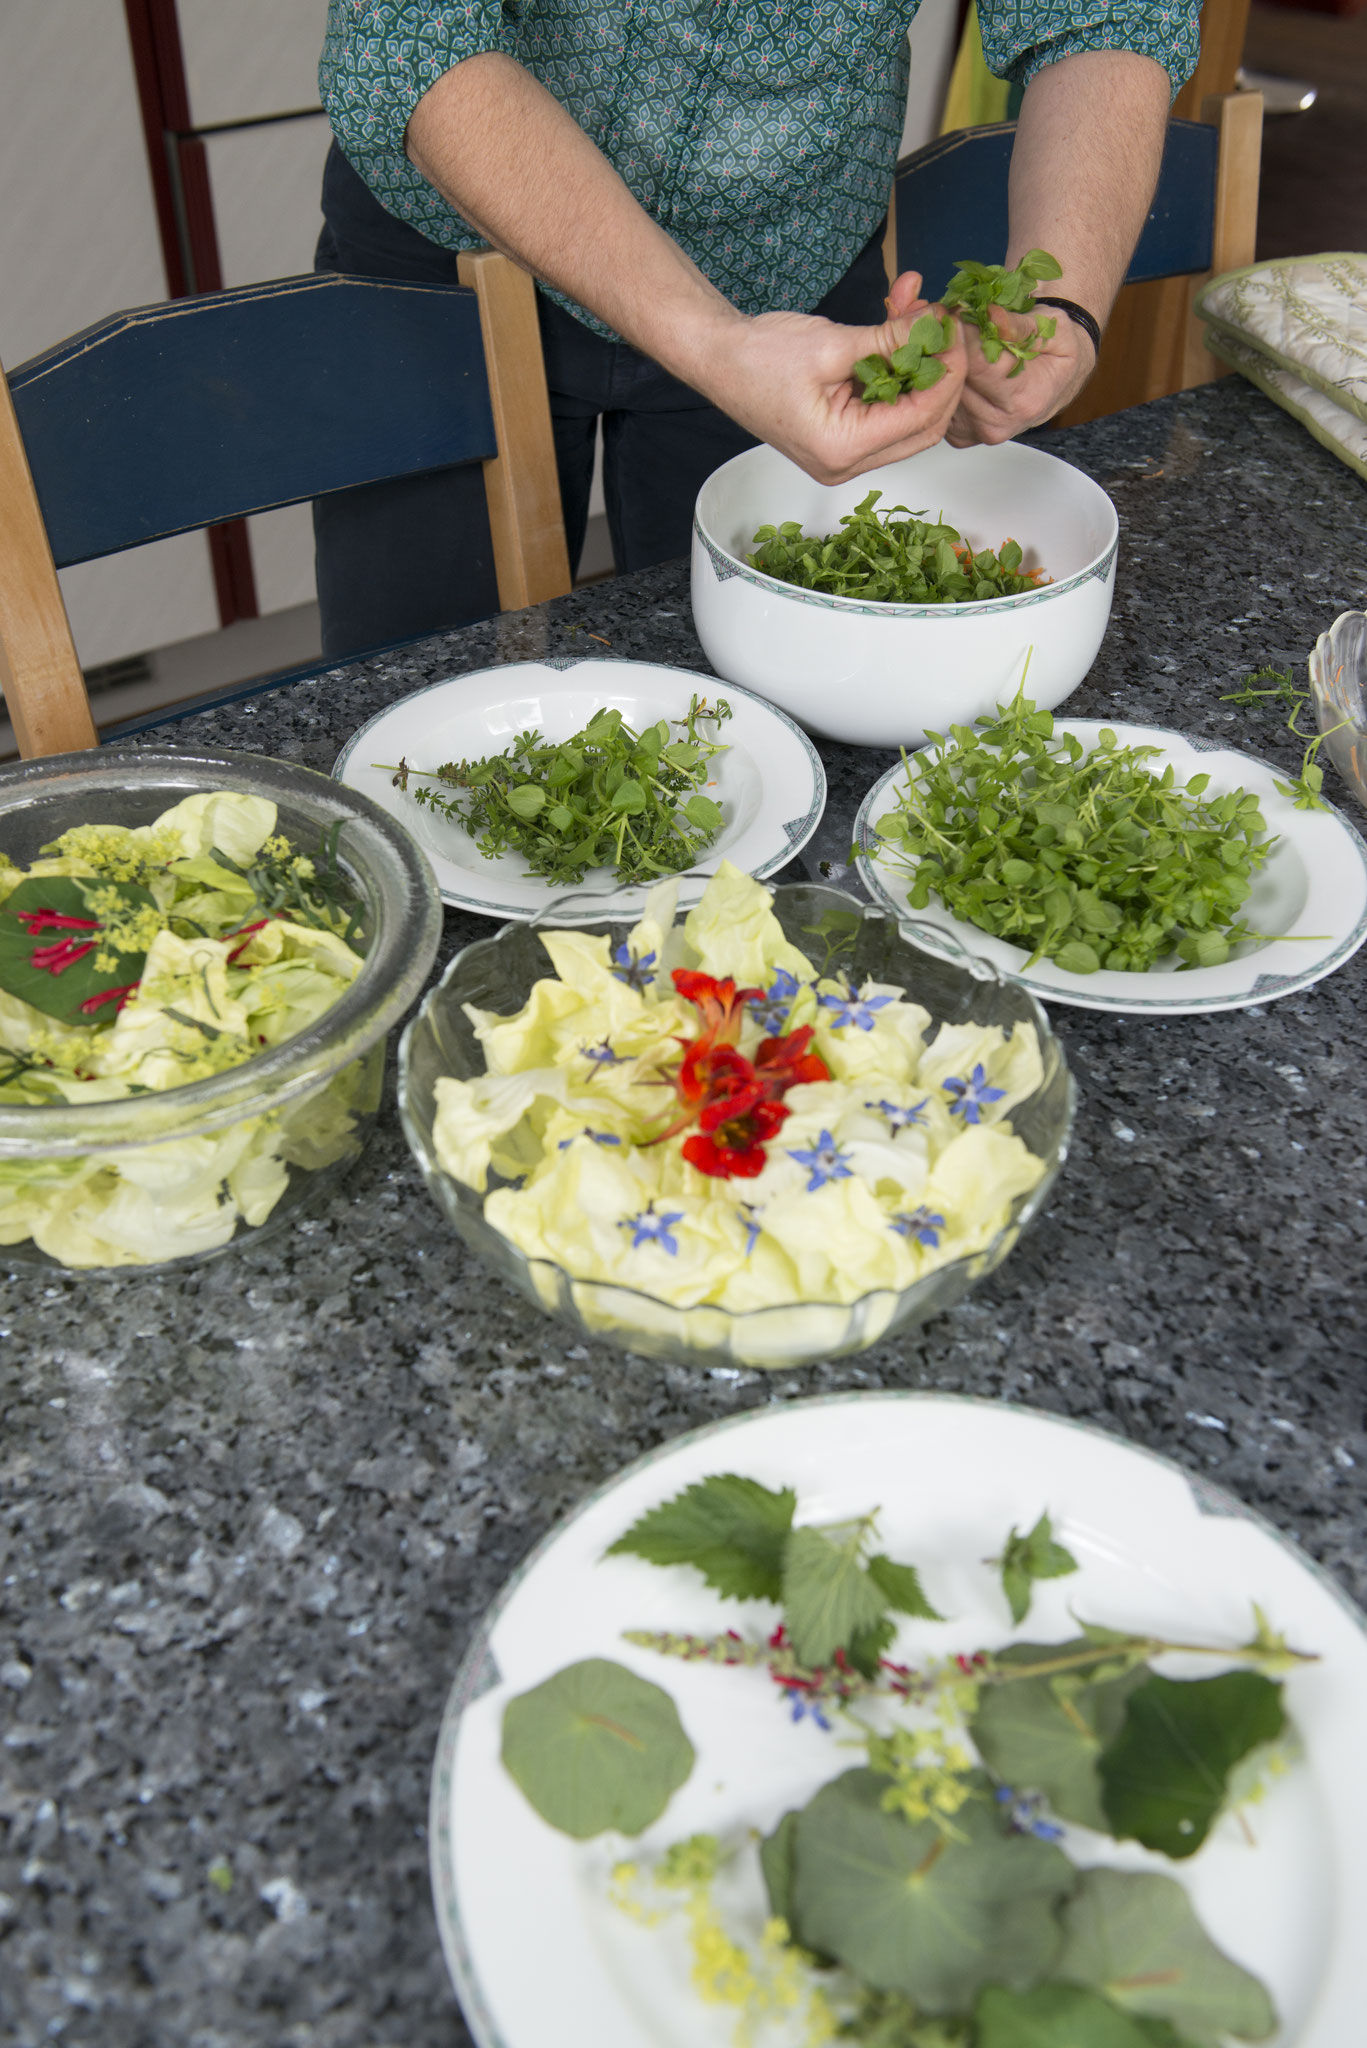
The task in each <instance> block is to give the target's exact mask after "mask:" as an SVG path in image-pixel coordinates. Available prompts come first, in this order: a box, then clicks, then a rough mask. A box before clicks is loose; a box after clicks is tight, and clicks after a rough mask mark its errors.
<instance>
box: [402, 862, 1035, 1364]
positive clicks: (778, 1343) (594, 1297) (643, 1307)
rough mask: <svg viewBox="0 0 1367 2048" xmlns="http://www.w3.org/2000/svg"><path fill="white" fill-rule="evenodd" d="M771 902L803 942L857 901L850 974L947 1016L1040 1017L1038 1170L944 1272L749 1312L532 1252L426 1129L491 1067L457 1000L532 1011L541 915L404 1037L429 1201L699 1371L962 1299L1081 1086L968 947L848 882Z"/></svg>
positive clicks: (819, 1352) (988, 1265) (793, 888)
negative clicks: (623, 1283)
mask: <svg viewBox="0 0 1367 2048" xmlns="http://www.w3.org/2000/svg"><path fill="white" fill-rule="evenodd" d="M774 910H775V913H776V914H777V916H778V918H779V920H780V922H781V923H782V925H783V928H784V931H785V932H786V933H787V935H788V937H789V938H790V939H791V940H792V941H793V943H794V944H796V945H802V944H803V943H804V940H803V933H804V929H809V928H810V927H811V925H812V924H813V923H815V921H816V920H817V918H819V917H820V916H821V915H822V914H823V912H826V911H830V910H841V911H851V910H853V911H857V912H858V913H859V914H860V925H859V930H858V932H857V934H856V935H855V943H854V952H853V957H852V959H851V960H850V961H849V963H848V966H849V971H850V973H851V975H852V976H853V978H854V980H855V983H856V985H858V984H860V983H862V982H863V981H865V980H867V979H869V978H873V979H875V980H877V981H880V982H893V983H898V984H900V985H901V986H903V987H904V988H906V989H908V991H909V992H910V993H911V994H912V996H913V997H914V999H915V1000H916V1001H917V1002H919V1003H922V1004H923V1005H924V1006H925V1008H926V1009H928V1010H929V1011H930V1013H931V1016H932V1018H933V1019H934V1022H935V1024H936V1025H937V1026H938V1025H939V1024H943V1023H951V1022H952V1023H956V1024H964V1023H976V1024H984V1025H1001V1026H1009V1025H1015V1024H1026V1023H1028V1024H1031V1025H1033V1026H1034V1028H1035V1030H1036V1032H1037V1033H1038V1034H1039V1042H1040V1053H1041V1057H1042V1059H1043V1063H1044V1076H1043V1080H1042V1081H1041V1083H1040V1086H1039V1087H1038V1089H1037V1090H1036V1091H1035V1093H1034V1094H1033V1095H1031V1096H1029V1097H1028V1098H1027V1099H1026V1100H1025V1101H1024V1102H1022V1103H1020V1104H1018V1105H1017V1107H1016V1108H1015V1109H1013V1111H1012V1113H1011V1124H1012V1127H1013V1128H1014V1130H1015V1131H1016V1133H1017V1134H1018V1136H1020V1137H1021V1138H1022V1139H1023V1140H1024V1141H1025V1143H1026V1144H1027V1145H1028V1146H1029V1147H1030V1149H1031V1151H1032V1152H1034V1153H1035V1154H1036V1155H1037V1156H1038V1157H1039V1158H1040V1159H1042V1160H1043V1161H1044V1168H1045V1170H1044V1174H1043V1177H1042V1178H1041V1180H1040V1181H1039V1183H1038V1185H1037V1186H1035V1187H1034V1188H1032V1189H1031V1190H1030V1192H1029V1193H1028V1194H1027V1195H1024V1196H1022V1197H1019V1198H1018V1199H1017V1201H1016V1202H1015V1204H1014V1206H1013V1209H1012V1213H1011V1217H1010V1219H1009V1221H1008V1222H1007V1223H1006V1225H1005V1226H1004V1227H1003V1228H1002V1229H1001V1230H1000V1231H999V1232H998V1234H997V1236H996V1237H995V1238H993V1240H992V1241H991V1243H990V1244H988V1245H986V1246H985V1247H984V1248H983V1249H982V1250H981V1251H979V1252H976V1253H974V1254H972V1255H971V1256H969V1257H966V1258H963V1259H957V1260H955V1261H953V1262H952V1263H950V1264H949V1265H945V1266H941V1267H939V1268H938V1269H937V1270H936V1271H935V1272H933V1273H929V1274H927V1275H925V1276H924V1278H922V1279H920V1280H918V1281H917V1282H916V1283H915V1284H914V1285H913V1286H911V1287H909V1288H905V1289H903V1290H902V1291H900V1292H897V1291H894V1290H891V1289H886V1288H885V1289H879V1290H877V1291H875V1292H873V1293H870V1294H866V1295H863V1296H861V1297H860V1299H859V1300H857V1301H854V1302H850V1303H836V1302H829V1303H828V1302H805V1301H804V1302H794V1303H793V1305H792V1306H791V1307H781V1308H766V1309H755V1310H752V1311H750V1312H748V1313H746V1314H738V1313H737V1312H735V1311H734V1310H731V1309H724V1308H716V1307H712V1306H709V1305H708V1304H706V1303H702V1304H700V1305H699V1306H697V1307H695V1308H689V1309H681V1308H676V1307H675V1306H674V1304H673V1303H672V1302H666V1301H662V1300H660V1299H659V1298H658V1297H657V1296H655V1295H650V1294H645V1293H642V1292H640V1291H639V1290H638V1289H636V1288H631V1287H615V1286H610V1285H606V1284H604V1283H603V1282H601V1281H597V1280H581V1279H576V1278H575V1276H574V1275H573V1274H572V1273H569V1272H567V1271H565V1269H564V1268H563V1267H561V1266H557V1265H553V1264H551V1263H550V1262H549V1261H547V1260H541V1259H529V1258H528V1257H527V1256H526V1255H525V1254H524V1253H523V1252H521V1251H520V1250H519V1249H518V1248H517V1247H516V1246H515V1245H513V1244H511V1243H509V1241H508V1239H507V1238H505V1237H503V1236H501V1235H500V1234H499V1232H498V1231H496V1230H495V1229H493V1227H492V1226H491V1225H490V1224H489V1223H487V1222H486V1221H485V1217H484V1197H483V1195H481V1194H479V1193H477V1192H476V1191H475V1190H474V1189H473V1188H470V1187H467V1186H466V1185H465V1184H464V1183H463V1182H461V1181H457V1180H455V1179H453V1178H452V1176H451V1175H450V1174H448V1173H446V1172H445V1171H444V1170H443V1168H442V1167H441V1165H440V1164H439V1163H438V1160H437V1157H436V1151H435V1148H434V1145H433V1138H432V1131H433V1122H434V1118H435V1115H436V1107H437V1104H436V1088H435V1084H436V1081H437V1079H438V1077H439V1076H441V1075H443V1074H452V1075H455V1076H456V1077H458V1078H459V1079H462V1080H468V1079H471V1078H473V1077H474V1076H476V1075H479V1074H482V1073H484V1071H485V1064H484V1052H483V1048H482V1047H481V1045H480V1043H479V1040H478V1039H477V1038H476V1037H475V1034H474V1028H473V1026H472V1025H471V1023H470V1020H469V1018H468V1017H467V1016H466V1015H465V1011H464V1007H463V1006H464V1005H465V1004H466V1003H469V1004H472V1005H473V1006H474V1007H475V1008H477V1009H482V1010H494V1011H498V1012H500V1013H501V1014H504V1015H509V1014H511V1013H513V1012H515V1011H517V1010H520V1009H521V1008H522V1007H523V1005H524V1004H525V1002H526V1001H527V998H528V996H529V994H530V992H531V988H532V984H533V983H534V982H535V981H538V980H541V979H543V978H544V977H545V976H546V975H548V974H550V973H551V971H552V970H551V966H550V962H549V959H548V958H547V955H546V953H545V950H544V948H543V947H542V945H541V943H540V940H539V938H538V936H537V932H536V929H535V927H534V926H532V925H526V924H514V925H505V926H504V928H503V930H502V931H500V932H498V933H497V934H496V935H495V936H494V937H493V938H490V939H479V940H477V941H476V942H475V944H474V945H472V946H467V947H466V948H465V950H464V951H463V952H461V953H458V954H457V956H456V958H455V959H454V960H453V961H452V962H451V965H450V966H449V967H448V968H447V970H446V973H445V974H444V975H443V977H442V980H441V982H440V983H439V984H438V986H437V987H436V988H434V989H433V990H432V991H431V993H430V994H429V995H428V997H427V999H426V1001H425V1002H424V1003H423V1005H422V1008H421V1009H420V1010H419V1012H418V1014H417V1016H416V1017H414V1019H413V1021H412V1022H411V1023H410V1024H409V1026H408V1028H407V1029H406V1031H405V1032H404V1034H403V1038H402V1041H401V1043H400V1047H399V1112H400V1115H401V1117H402V1119H403V1127H404V1133H405V1135H406V1137H407V1139H408V1142H409V1145H410V1146H411V1147H412V1150H413V1155H414V1157H415V1158H416V1160H417V1162H418V1165H419V1167H420V1168H421V1169H422V1174H423V1178H424V1179H425V1181H426V1182H427V1185H428V1188H429V1190H430V1191H431V1194H432V1196H433V1199H434V1200H435V1201H436V1203H437V1205H438V1207H439V1208H440V1209H441V1210H442V1211H443V1213H444V1214H445V1215H446V1217H447V1218H448V1219H449V1221H450V1222H451V1223H452V1224H453V1225H454V1226H455V1228H456V1230H457V1231H458V1232H459V1234H460V1236H461V1237H462V1238H463V1239H464V1241H465V1243H466V1244H467V1245H469V1246H470V1248H471V1250H472V1251H474V1252H476V1253H477V1254H478V1256H479V1257H480V1258H481V1259H482V1260H483V1262H484V1264H485V1265H486V1266H488V1267H489V1268H490V1270H491V1271H493V1272H494V1273H496V1274H497V1275H498V1276H499V1278H500V1279H502V1280H505V1281H507V1283H508V1284H509V1286H511V1287H513V1288H514V1289H516V1291H517V1292H518V1293H519V1294H521V1295H523V1296H524V1297H525V1298H526V1299H527V1300H528V1301H530V1302H534V1303H535V1304H536V1306H537V1307H538V1308H541V1309H544V1310H545V1311H546V1312H547V1313H548V1314H550V1315H555V1316H558V1317H560V1319H561V1320H562V1321H564V1322H566V1323H568V1324H570V1325H571V1326H572V1327H573V1328H574V1329H576V1330H577V1331H579V1332H580V1333H582V1334H583V1335H585V1336H588V1337H593V1338H602V1339H605V1340H606V1341H608V1342H609V1343H612V1344H616V1345H618V1346H620V1347H621V1348H622V1349H623V1350H627V1351H635V1352H641V1353H644V1354H645V1355H646V1356H648V1357H655V1358H678V1359H683V1360H685V1361H687V1362H688V1363H690V1364H696V1365H704V1366H761V1367H768V1368H772V1369H774V1370H782V1369H784V1368H787V1367H792V1366H799V1365H815V1364H817V1363H818V1362H819V1361H820V1360H822V1359H827V1358H840V1357H843V1356H845V1355H846V1354H848V1353H850V1352H853V1351H863V1350H865V1349H867V1347H868V1346H869V1345H870V1344H876V1343H878V1342H879V1341H880V1340H881V1339H883V1338H885V1337H889V1336H891V1335H893V1334H894V1332H896V1331H898V1330H903V1329H909V1328H911V1327H912V1326H914V1325H915V1324H917V1323H923V1322H925V1321H927V1320H928V1319H929V1318H930V1317H931V1316H936V1315H939V1314H941V1313H942V1311H943V1310H945V1309H947V1308H952V1307H953V1306H954V1304H955V1303H956V1302H958V1301H961V1300H962V1299H963V1297H964V1296H965V1295H966V1294H967V1293H968V1291H969V1289H970V1288H971V1287H973V1286H975V1285H976V1283H977V1282H978V1281H979V1280H981V1279H983V1278H984V1277H985V1276H986V1275H987V1274H988V1273H990V1272H992V1271H993V1269H994V1268H995V1267H997V1266H999V1265H1000V1264H1001V1262H1002V1260H1003V1259H1004V1258H1005V1257H1006V1255H1007V1253H1008V1252H1009V1251H1010V1250H1011V1248H1012V1246H1013V1245H1014V1244H1015V1242H1016V1240H1017V1238H1018V1237H1019V1236H1020V1234H1021V1231H1022V1230H1024V1229H1025V1228H1026V1226H1027V1224H1029V1223H1030V1222H1031V1221H1033V1219H1034V1218H1035V1217H1036V1216H1037V1215H1038V1214H1039V1212H1040V1210H1041V1209H1042V1208H1043V1206H1044V1204H1045V1202H1046V1200H1047V1199H1048V1195H1049V1190H1050V1188H1051V1187H1052V1185H1053V1183H1054V1180H1055V1178H1056V1177H1057V1175H1058V1171H1059V1168H1060V1167H1061V1166H1062V1164H1063V1161H1064V1159H1065V1158H1066V1156H1067V1151H1068V1138H1069V1133H1070V1131H1071V1128H1072V1120H1073V1100H1074V1091H1073V1082H1072V1077H1071V1075H1070V1074H1069V1072H1068V1068H1067V1065H1066V1062H1065V1060H1064V1057H1063V1050H1062V1047H1061V1046H1060V1045H1059V1042H1058V1040H1057V1039H1056V1038H1055V1037H1054V1034H1053V1032H1052V1030H1051V1029H1050V1027H1049V1020H1048V1018H1047V1017H1046V1015H1045V1013H1044V1011H1043V1010H1042V1009H1041V1008H1040V1006H1039V1004H1038V1003H1037V1002H1036V1001H1035V1000H1034V998H1033V996H1030V995H1028V994H1026V992H1025V991H1024V990H1023V989H1021V988H1019V987H1017V986H1016V984H1015V983H1014V982H1010V981H1006V980H1004V979H1003V978H1002V977H1001V976H1000V975H998V973H997V972H996V969H995V968H993V967H989V966H988V965H987V964H986V963H985V962H984V961H981V960H978V959H976V958H975V957H974V956H973V955H971V954H968V953H964V954H963V956H962V962H961V964H955V963H953V962H950V961H947V960H944V959H937V958H935V957H933V956H932V955H930V954H927V953H922V952H920V951H918V950H917V949H916V947H915V946H914V945H913V944H912V943H911V941H910V938H909V937H908V935H907V934H908V932H909V931H910V930H911V929H913V927H911V926H907V927H903V928H899V926H898V925H897V924H896V923H895V922H894V921H893V920H891V919H889V918H887V917H885V916H884V915H883V913H882V912H881V911H879V910H874V909H871V908H870V907H869V906H868V905H866V904H863V903H860V902H858V901H856V899H855V898H854V897H852V896H847V895H846V894H845V893H844V892H843V891H842V890H839V889H827V888H821V887H818V886H808V885H806V884H800V885H796V884H794V885H787V884H784V885H780V886H779V887H778V888H777V889H776V890H775V892H774ZM579 928H580V929H582V930H585V931H591V932H607V933H609V934H610V935H611V937H612V941H613V944H614V945H616V944H617V943H618V942H619V941H620V940H622V939H625V938H626V936H627V934H628V932H629V931H630V924H629V923H625V922H607V921H600V922H595V923H588V922H586V923H585V924H584V925H582V926H581V927H579ZM490 1185H491V1186H496V1185H499V1183H498V1181H497V1179H496V1177H494V1176H491V1180H490Z"/></svg>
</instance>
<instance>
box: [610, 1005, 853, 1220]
mask: <svg viewBox="0 0 1367 2048" xmlns="http://www.w3.org/2000/svg"><path fill="white" fill-rule="evenodd" d="M674 986H675V988H676V989H677V990H678V991H679V994H680V995H681V996H683V997H684V999H685V1000H686V1001H687V1002H690V1003H692V1004H694V1005H695V1006H696V1008H698V1009H699V1010H701V1012H702V1018H703V1029H702V1031H701V1033H700V1034H699V1036H698V1037H697V1038H693V1039H681V1040H680V1041H679V1043H680V1044H681V1045H682V1046H683V1048H684V1053H683V1058H682V1059H681V1060H680V1062H679V1065H678V1067H677V1068H676V1069H675V1071H674V1072H673V1074H672V1075H671V1076H670V1078H671V1080H672V1082H673V1085H674V1093H675V1095H676V1096H677V1098H678V1101H679V1105H680V1108H681V1111H682V1114H681V1115H680V1116H678V1117H676V1118H675V1120H674V1122H673V1123H672V1124H671V1125H670V1126H669V1128H668V1130H664V1131H661V1132H660V1134H659V1136H658V1137H655V1138H652V1139H651V1140H650V1143H651V1144H652V1145H659V1144H662V1143H663V1141H664V1140H665V1139H666V1138H674V1137H677V1136H678V1134H679V1132H680V1131H685V1130H688V1129H689V1128H690V1126H692V1125H696V1126H697V1130H696V1132H695V1134H694V1135H693V1136H692V1137H690V1138H685V1140H684V1142H683V1145H682V1147H681V1150H682V1152H683V1156H684V1158H685V1159H686V1160H687V1161H688V1163H689V1165H690V1166H693V1167H696V1168H697V1170H698V1172H699V1173H706V1174H711V1175H712V1176H713V1177H714V1178H715V1179H718V1180H731V1179H739V1180H753V1179H754V1177H755V1175H756V1174H757V1173H761V1172H763V1170H764V1160H765V1151H764V1147H765V1144H766V1143H767V1141H768V1140H769V1139H770V1138H772V1137H773V1136H774V1134H775V1132H776V1131H777V1130H778V1129H779V1128H780V1126H781V1125H782V1124H783V1123H785V1122H786V1120H787V1118H788V1114H789V1112H788V1110H787V1109H786V1108H785V1106H784V1103H783V1100H782V1097H783V1095H784V1093H785V1091H786V1090H787V1089H789V1088H793V1087H796V1086H797V1084H798V1083H799V1082H802V1081H829V1080H830V1078H831V1077H830V1071H829V1069H828V1068H827V1066H826V1063H825V1061H824V1060H823V1059H821V1058H820V1057H819V1056H818V1055H817V1054H816V1053H812V1052H808V1050H807V1047H808V1045H809V1044H810V1042H811V1038H812V1027H811V1026H810V1024H806V1025H804V1026H803V1027H802V1029H801V1030H800V1031H790V1032H789V1033H788V1035H787V1037H786V1038H766V1039H765V1040H764V1042H763V1044H762V1045H761V1046H760V1047H759V1048H758V1049H757V1051H756V1054H755V1058H754V1060H753V1061H751V1060H747V1059H746V1058H745V1056H744V1055H743V1054H742V1053H739V1052H737V1051H736V1040H737V1039H738V1038H739V1037H740V1027H741V1015H742V1011H743V1009H744V1006H745V1004H746V1003H749V1002H753V1001H755V1000H756V998H758V997H759V996H762V995H763V993H764V991H763V989H758V988H742V989H738V988H737V987H736V984H735V982H734V981H731V980H729V979H728V980H726V981H717V980H715V979H714V977H713V976H712V975H710V974H698V973H696V972H695V971H694V970H693V969H691V968H686V967H677V968H675V970H674Z"/></svg>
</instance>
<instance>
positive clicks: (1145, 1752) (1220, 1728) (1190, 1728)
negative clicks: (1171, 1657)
mask: <svg viewBox="0 0 1367 2048" xmlns="http://www.w3.org/2000/svg"><path fill="white" fill-rule="evenodd" d="M1285 1725H1286V1714H1285V1712H1284V1710H1283V1707H1282V1689H1281V1687H1280V1685H1277V1684H1274V1683H1273V1681H1272V1680H1271V1679H1268V1678H1264V1677H1263V1675H1262V1673H1261V1672H1259V1671H1222V1672H1221V1673H1220V1674H1219V1676H1218V1677H1216V1678H1190V1679H1177V1678H1162V1677H1160V1676H1158V1675H1157V1674H1156V1673H1155V1674H1152V1675H1151V1676H1150V1677H1148V1678H1147V1679H1146V1680H1145V1681H1144V1683H1143V1685H1141V1686H1139V1687H1137V1688H1136V1690H1135V1691H1134V1692H1132V1693H1131V1694H1130V1696H1129V1699H1128V1700H1127V1701H1126V1703H1125V1720H1124V1725H1123V1726H1122V1727H1121V1729H1120V1732H1119V1734H1118V1735H1117V1736H1116V1737H1115V1739H1114V1741H1113V1742H1111V1743H1109V1744H1108V1745H1107V1747H1106V1748H1105V1749H1104V1750H1103V1751H1102V1753H1101V1755H1100V1757H1099V1758H1098V1759H1097V1773H1098V1776H1099V1778H1100V1781H1101V1803H1102V1805H1103V1806H1104V1807H1105V1809H1106V1814H1107V1817H1108V1819H1109V1821H1110V1824H1111V1830H1112V1832H1113V1833H1114V1834H1115V1835H1116V1836H1117V1837H1119V1838H1120V1839H1124V1838H1125V1837H1127V1836H1130V1837H1133V1839H1134V1840H1135V1841H1137V1842H1142V1843H1143V1844H1144V1847H1145V1848H1146V1849H1159V1850H1161V1851H1162V1853H1163V1854H1164V1855H1165V1856H1171V1857H1174V1858H1182V1857H1186V1856H1194V1855H1195V1853H1196V1851H1197V1850H1198V1849H1199V1848H1200V1846H1201V1844H1202V1842H1204V1840H1205V1839H1206V1836H1207V1835H1208V1834H1209V1833H1210V1830H1211V1828H1212V1827H1213V1825H1214V1823H1215V1821H1216V1819H1217V1817H1218V1815H1219V1813H1220V1811H1221V1809H1222V1808H1223V1806H1224V1804H1225V1799H1226V1796H1227V1792H1228V1783H1229V1774H1230V1772H1231V1771H1232V1770H1233V1768H1234V1766H1235V1764H1237V1763H1238V1762H1240V1760H1241V1759H1242V1758H1243V1757H1245V1756H1247V1755H1248V1752H1249V1751H1250V1750H1251V1749H1256V1748H1258V1746H1259V1745H1260V1744H1261V1743H1264V1742H1274V1741H1275V1740H1276V1738H1277V1737H1278V1736H1279V1735H1280V1734H1281V1732H1282V1730H1283V1728H1284V1727H1285Z"/></svg>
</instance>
